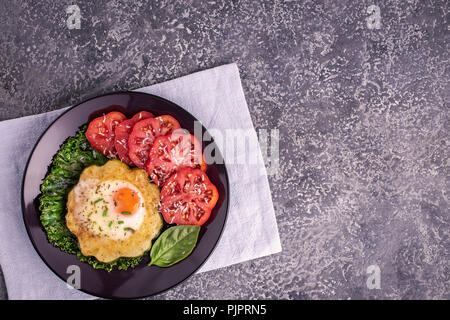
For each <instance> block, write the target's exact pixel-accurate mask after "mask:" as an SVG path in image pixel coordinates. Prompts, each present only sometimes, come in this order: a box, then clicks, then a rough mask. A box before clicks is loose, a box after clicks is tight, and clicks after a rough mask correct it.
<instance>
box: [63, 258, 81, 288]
mask: <svg viewBox="0 0 450 320" xmlns="http://www.w3.org/2000/svg"><path fill="white" fill-rule="evenodd" d="M66 273H67V274H68V275H69V276H68V277H67V280H66V285H67V288H69V289H77V290H80V288H81V269H80V267H79V266H77V265H76V264H71V265H70V266H68V267H67V269H66Z"/></svg>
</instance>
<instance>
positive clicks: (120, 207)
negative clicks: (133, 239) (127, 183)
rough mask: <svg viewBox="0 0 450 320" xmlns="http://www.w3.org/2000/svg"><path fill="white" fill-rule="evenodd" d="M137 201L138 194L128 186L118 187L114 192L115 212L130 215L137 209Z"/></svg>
mask: <svg viewBox="0 0 450 320" xmlns="http://www.w3.org/2000/svg"><path fill="white" fill-rule="evenodd" d="M139 203H140V199H139V195H138V194H137V193H136V192H135V191H134V190H132V189H130V188H126V187H125V188H120V189H119V190H117V191H116V192H115V193H114V206H115V208H116V212H117V213H120V214H122V215H131V214H133V213H135V212H136V211H137V210H138V208H139Z"/></svg>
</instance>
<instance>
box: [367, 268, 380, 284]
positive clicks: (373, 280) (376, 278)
mask: <svg viewBox="0 0 450 320" xmlns="http://www.w3.org/2000/svg"><path fill="white" fill-rule="evenodd" d="M366 273H367V274H368V275H369V276H368V277H367V281H366V285H367V289H370V290H372V289H381V270H380V267H379V266H378V265H376V264H373V265H370V266H368V267H367V270H366Z"/></svg>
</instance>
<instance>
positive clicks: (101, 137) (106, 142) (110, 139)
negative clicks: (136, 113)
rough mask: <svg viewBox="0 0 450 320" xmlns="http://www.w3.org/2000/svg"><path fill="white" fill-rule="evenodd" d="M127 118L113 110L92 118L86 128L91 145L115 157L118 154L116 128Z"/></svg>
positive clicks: (104, 153)
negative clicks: (115, 141) (115, 142)
mask: <svg viewBox="0 0 450 320" xmlns="http://www.w3.org/2000/svg"><path fill="white" fill-rule="evenodd" d="M126 118H127V117H125V116H124V115H123V114H122V113H120V112H117V111H113V112H110V113H108V114H105V115H103V116H101V117H98V118H95V119H94V120H92V121H91V123H89V126H88V128H87V130H86V138H87V139H88V141H89V142H90V144H91V146H92V147H93V148H94V149H95V150H97V151H98V152H100V153H101V154H103V155H104V156H106V157H108V158H115V157H116V155H117V151H116V148H115V147H114V137H115V129H116V127H117V125H118V124H119V123H121V122H122V121H124V120H125V119H126Z"/></svg>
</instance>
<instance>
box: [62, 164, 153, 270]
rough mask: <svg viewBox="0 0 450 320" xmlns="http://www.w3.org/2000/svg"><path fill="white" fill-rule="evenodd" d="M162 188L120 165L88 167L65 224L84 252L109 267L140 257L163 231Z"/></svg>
mask: <svg viewBox="0 0 450 320" xmlns="http://www.w3.org/2000/svg"><path fill="white" fill-rule="evenodd" d="M158 202H159V189H158V187H156V186H155V185H154V184H152V183H150V181H149V179H148V176H147V174H146V172H145V171H144V170H141V169H130V168H129V167H128V166H127V165H126V164H124V163H122V162H120V161H119V160H109V161H108V162H106V164H104V165H103V166H96V165H93V166H89V167H88V168H86V169H84V170H83V172H82V173H81V176H80V179H79V181H78V183H77V184H76V185H75V187H74V188H73V189H72V190H71V191H70V193H69V196H68V200H67V215H66V224H67V227H68V228H69V230H70V231H71V232H72V233H73V234H74V235H75V236H76V237H77V239H78V242H79V245H80V249H81V253H82V254H83V255H85V256H94V257H95V258H97V260H99V261H101V262H105V263H109V262H112V261H114V260H116V259H117V258H120V257H139V256H142V255H143V254H144V252H145V251H147V250H148V249H149V248H150V247H151V242H152V239H153V238H154V237H155V236H156V235H157V234H158V233H159V230H160V229H161V227H162V219H161V216H160V214H159V213H158Z"/></svg>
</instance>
